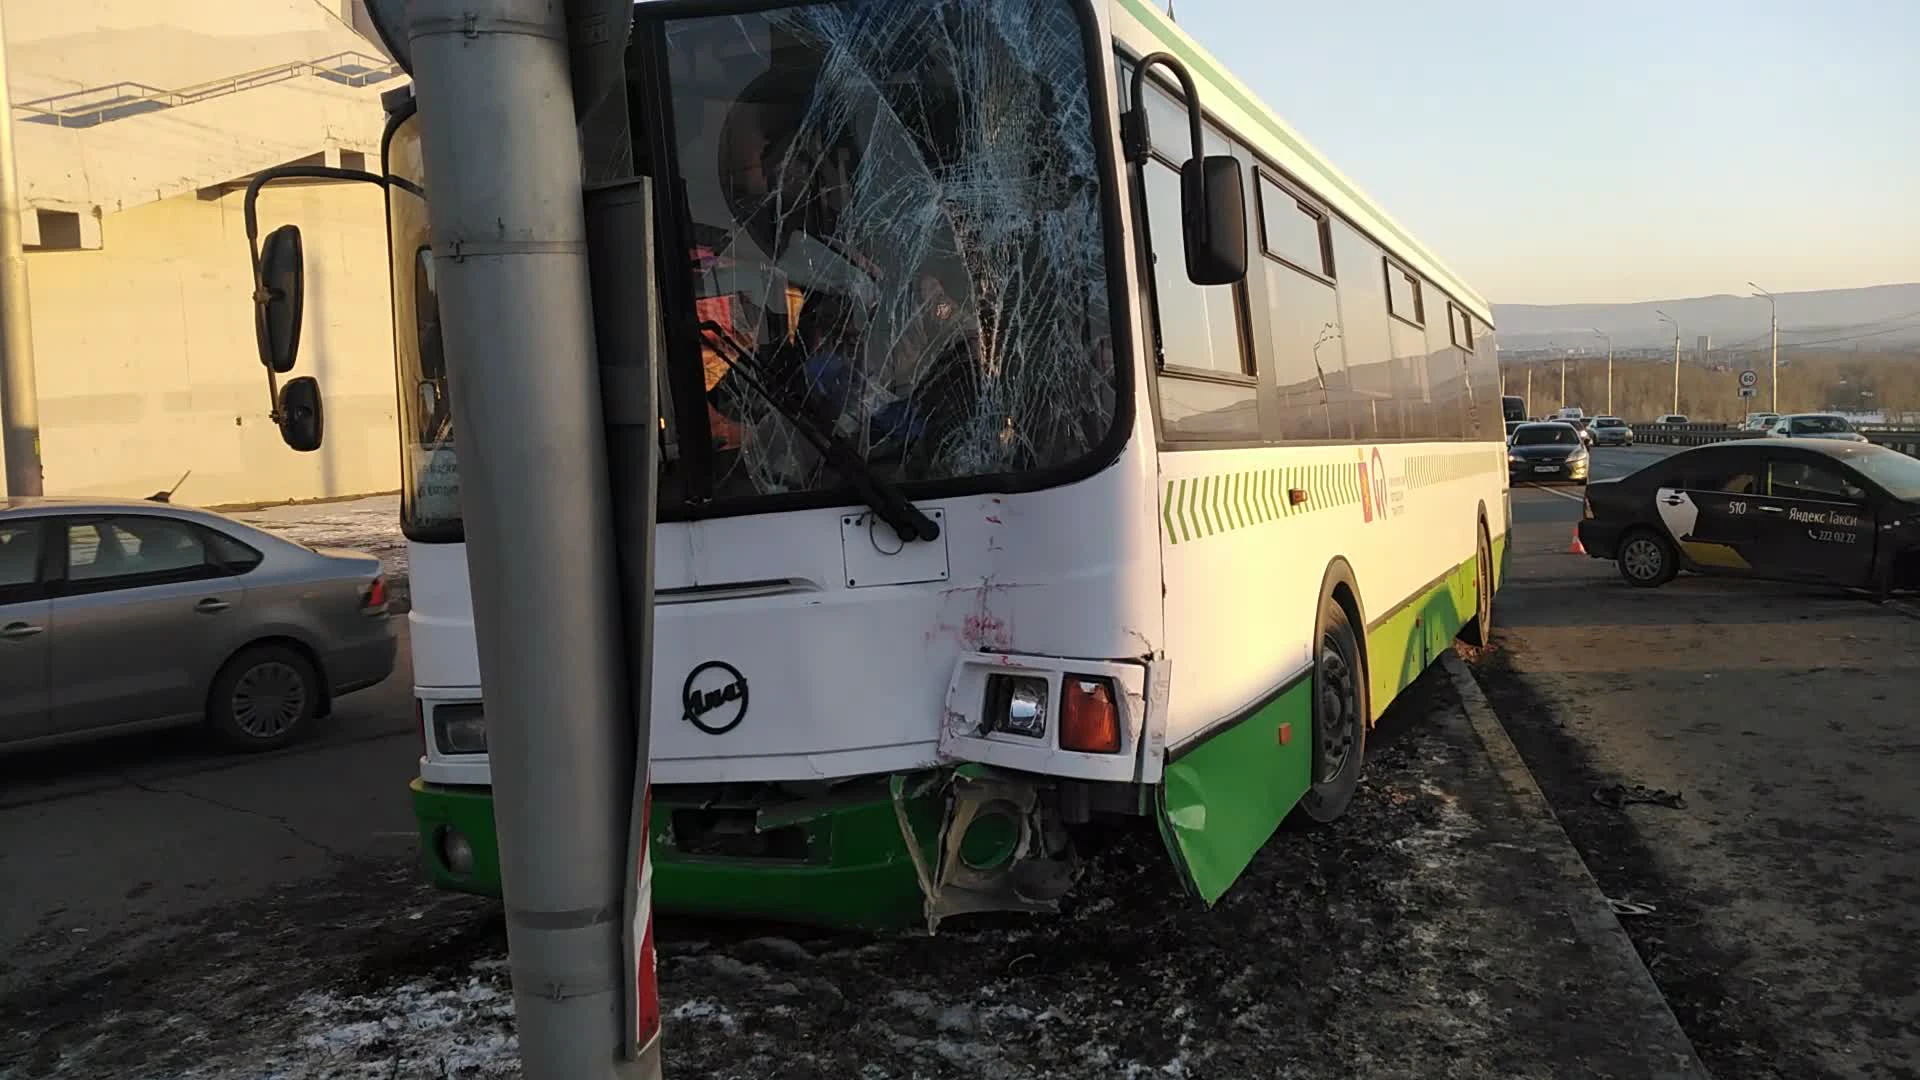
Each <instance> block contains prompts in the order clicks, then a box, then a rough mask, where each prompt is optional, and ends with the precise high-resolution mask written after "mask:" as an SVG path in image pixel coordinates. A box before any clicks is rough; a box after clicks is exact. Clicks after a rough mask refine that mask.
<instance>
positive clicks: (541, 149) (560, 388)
mask: <svg viewBox="0 0 1920 1080" xmlns="http://www.w3.org/2000/svg"><path fill="white" fill-rule="evenodd" d="M388 9H389V10H392V8H391V6H389V7H388ZM406 14H407V20H406V23H405V35H404V36H405V38H406V40H407V43H408V51H409V52H410V54H411V60H412V73H413V76H414V85H415V92H416V95H417V97H418V100H419V109H420V117H421V135H422V149H423V151H424V156H425V164H426V174H427V177H428V178H429V183H430V185H431V210H430V214H431V222H432V237H433V251H434V258H435V272H436V275H437V278H438V280H437V282H436V284H437V285H438V286H439V301H440V307H441V313H442V316H443V318H442V323H441V325H442V328H443V333H444V334H445V336H446V342H445V345H446V356H447V366H448V369H449V375H450V379H451V383H452V385H451V391H452V392H451V398H452V405H453V412H454V432H455V435H454V441H455V445H456V447H457V449H458V452H459V460H460V500H461V509H462V512H463V516H464V518H465V527H466V543H467V561H468V578H469V582H470V584H471V587H472V590H473V611H474V635H475V638H476V639H477V644H478V646H479V658H480V679H481V684H482V686H483V687H484V688H485V691H486V699H487V729H488V730H487V741H488V750H489V756H490V760H491V762H492V766H493V769H492V781H493V794H494V806H495V814H496V818H497V828H498V831H499V842H500V862H501V866H500V874H501V885H502V890H503V892H504V895H505V903H506V924H507V942H508V949H509V962H510V964H511V969H512V976H513V996H514V1016H515V1025H516V1028H517V1030H518V1034H519V1041H520V1058H521V1063H522V1068H523V1070H524V1071H523V1075H524V1076H526V1077H527V1078H528V1080H563V1078H564V1080H635V1078H641V1077H658V1076H659V1074H660V1073H659V1060H658V1043H657V1042H653V1043H651V1045H650V1046H649V1047H645V1048H643V1049H642V1051H641V1052H640V1053H639V1054H637V1055H635V1056H633V1057H629V1056H627V1054H626V1051H627V1048H628V1040H629V1037H630V1027H629V1025H630V1024H631V1022H632V1021H631V1017H632V1015H633V1013H634V1011H635V1010H636V1009H639V1010H642V1011H644V1009H646V1008H648V1007H650V1005H649V1003H647V1002H646V1001H645V995H646V994H647V993H650V992H651V987H652V980H651V975H650V974H648V975H647V976H646V977H645V978H644V980H643V982H644V986H643V987H642V988H640V989H638V990H636V987H635V985H634V984H633V983H632V982H630V981H629V978H628V976H627V974H626V973H625V972H624V971H623V968H624V966H625V961H624V957H625V955H626V954H625V952H624V951H623V947H624V941H623V936H624V935H625V934H626V933H627V929H628V928H627V927H626V926H625V925H623V922H624V920H623V916H622V912H623V906H624V904H625V901H626V898H627V889H628V887H629V886H628V880H627V878H628V857H629V853H628V849H627V841H628V836H629V829H630V827H631V823H630V821H629V818H630V815H631V814H632V811H633V802H634V793H635V789H634V767H635V763H634V759H635V755H636V743H637V741H638V740H639V739H642V738H644V735H645V729H644V727H643V728H642V729H641V730H640V731H639V732H636V731H635V730H633V729H634V723H633V719H632V716H631V715H630V714H629V713H628V711H627V708H628V705H629V702H630V696H629V695H630V691H629V686H628V671H627V666H626V663H625V661H626V657H624V656H623V655H622V642H623V641H624V640H625V637H624V633H625V632H626V630H627V629H628V628H626V627H624V626H623V620H622V613H621V609H620V590H619V589H617V588H615V587H613V586H614V583H615V582H616V581H617V580H619V578H618V572H617V567H618V565H619V564H618V560H617V558H616V554H615V548H614V539H613V537H614V522H613V510H612V500H611V498H610V484H609V482H608V461H607V445H606V440H605V429H604V428H603V426H602V424H601V423H600V422H598V419H599V417H600V416H601V411H602V394H601V385H600V372H599V370H598V369H597V368H596V364H595V360H596V356H595V338H594V331H593V310H592V305H591V301H590V294H589V268H588V255H587V239H588V235H587V228H586V224H585V220H584V213H583V209H582V155H581V148H580V142H579V138H578V135H577V133H576V128H575V120H576V117H575V114H574V92H573V88H572V86H571V84H570V81H569V80H570V67H569V56H568V41H569V25H568V19H567V15H568V14H569V12H567V11H566V10H564V9H563V8H562V5H560V4H557V3H553V2H552V0H412V2H411V4H410V5H407V10H406ZM643 419H647V418H644V417H643ZM641 554H642V555H643V556H644V555H646V554H647V553H646V552H642V553H641ZM643 676H644V673H640V674H638V675H636V678H641V677H643ZM640 715H641V717H642V723H644V716H645V714H644V711H642V712H641V713H640ZM636 998H638V999H639V1000H638V1003H637V1004H636ZM655 1030H657V1029H655ZM649 1034H650V1033H649Z"/></svg>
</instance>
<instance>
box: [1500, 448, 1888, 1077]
mask: <svg viewBox="0 0 1920 1080" xmlns="http://www.w3.org/2000/svg"><path fill="white" fill-rule="evenodd" d="M1666 452H1668V451H1666V450H1664V449H1663V448H1656V447H1639V448H1634V449H1633V450H1630V451H1622V450H1602V451H1599V453H1598V454H1596V457H1595V469H1594V475H1595V476H1596V477H1606V476H1613V475H1620V474H1622V473H1624V472H1627V471H1631V470H1632V469H1634V468H1638V467H1640V466H1641V465H1644V464H1645V463H1646V462H1647V461H1649V460H1652V459H1654V458H1657V457H1658V456H1660V455H1661V454H1663V453H1666ZM1513 513H1514V520H1515V524H1514V561H1513V566H1512V576H1511V578H1510V579H1509V581H1508V583H1507V585H1506V587H1505V589H1504V590H1503V591H1502V593H1501V596H1500V606H1499V608H1498V609H1497V610H1498V621H1499V622H1500V623H1501V630H1500V632H1499V634H1498V635H1497V641H1498V643H1499V647H1498V648H1497V649H1495V650H1494V651H1493V652H1492V653H1491V654H1490V655H1489V656H1488V657H1487V658H1485V659H1484V660H1483V661H1482V663H1481V664H1480V665H1479V669H1478V670H1479V674H1480V675H1481V677H1482V680H1483V681H1484V682H1485V683H1486V684H1487V685H1488V688H1489V692H1490V696H1491V697H1492V700H1493V703H1494V705H1495V708H1496V710H1497V711H1498V713H1499V715H1500V717H1501V720H1502V722H1503V723H1504V724H1505V725H1506V727H1507V729H1508V731H1509V732H1510V733H1511V735H1512V736H1513V738H1514V741H1515V742H1516V744H1518V746H1519V747H1520V750H1521V753H1522V755H1523V757H1524V758H1525V760H1526V761H1527V764H1528V766H1529V767H1530V769H1531V770H1532V772H1533V773H1534V775H1535V776H1536V777H1537V778H1538V780H1539V782H1540V784H1541V786H1542V788H1543V789H1544V790H1545V792H1546V794H1547V796H1548V799H1549V801H1550V802H1552V803H1553V805H1554V807H1555V810H1556V813H1557V814H1558V815H1559V817H1560V819H1561V822H1562V824H1563V825H1564V826H1565V827H1566V829H1567V831H1568V832H1569V834H1570V835H1571V836H1572V837H1573V839H1574V842H1575V844H1576V846H1578V847H1579V848H1580V850H1581V854H1582V856H1583V858H1584V859H1585V860H1586V862H1587V864H1588V866H1589V867H1590V868H1591V869H1592V870H1593V871H1594V873H1595V875H1596V877H1597V878H1598V879H1599V882H1600V885H1601V887H1602V888H1603V889H1605V890H1606V891H1607V892H1608V894H1609V895H1610V896H1612V897H1613V898H1615V899H1617V900H1622V901H1627V902H1629V903H1631V904H1634V905H1641V906H1642V907H1644V908H1645V909H1647V910H1644V911H1642V910H1641V908H1640V907H1635V908H1631V909H1630V910H1634V911H1641V913H1639V914H1631V915H1627V916H1624V917H1623V922H1625V924H1626V925H1627V927H1628V929H1629V931H1630V933H1632V935H1633V937H1634V940H1635V944H1636V946H1637V947H1638V949H1639V951H1640V953H1641V955H1642V956H1643V958H1644V959H1645V960H1646V961H1647V963H1648V966H1649V967H1650V968H1651V970H1652V972H1653V974H1654V977H1655V979H1656V980H1657V981H1658V983H1659V985H1660V986H1661V988H1662V989H1663V991H1664V992H1665V994H1666V996H1667V998H1668V1000H1669V1002H1670V1003H1671V1004H1672V1006H1673V1009H1674V1011H1675V1013H1676V1015H1677V1016H1678V1017H1679V1019H1680V1021H1681V1024H1682V1026H1683V1027H1684V1028H1685V1029H1686V1030H1687V1032H1688V1034H1689V1036H1690V1037H1691V1038H1692V1039H1693V1041H1694V1044H1695V1045H1696V1047H1698V1049H1699V1051H1700V1053H1701V1056H1702V1058H1703V1059H1704V1060H1705V1062H1706V1064H1707V1065H1708V1067H1709V1068H1711V1069H1712V1070H1713V1071H1714V1072H1715V1073H1716V1075H1719V1076H1722V1077H1742V1078H1747V1077H1771V1076H1782V1077H1786V1076H1794V1077H1807V1076H1833V1077H1855V1076H1857V1077H1898V1076H1907V1077H1911V1076H1916V1075H1920V981H1917V980H1916V972H1920V905H1917V904H1916V903H1915V901H1916V899H1920V785H1916V784H1915V783H1914V780H1913V769H1914V763H1915V762H1916V760H1920V735H1916V734H1915V731H1914V727H1913V724H1914V721H1915V720H1916V719H1920V711H1916V708H1915V705H1914V702H1915V701H1916V699H1920V619H1916V618H1913V617H1911V615H1909V614H1906V613H1903V610H1902V608H1901V606H1900V605H1892V606H1888V607H1876V606H1874V605H1872V604H1870V603H1868V602H1867V601H1865V600H1864V599H1860V598H1858V597H1855V596H1851V595H1847V594H1844V593H1839V592H1835V591H1832V590H1824V589H1813V588H1807V587H1804V586H1790V585H1768V584H1759V583H1753V582H1737V581H1726V580H1713V579H1705V578H1694V577H1689V576H1683V577H1681V578H1679V579H1677V580H1676V581H1674V582H1672V583H1670V584H1669V585H1667V586H1665V587H1664V588H1660V589H1655V590H1637V589H1633V588H1630V587H1628V586H1627V585H1626V584H1625V583H1623V582H1622V581H1621V580H1620V579H1619V577H1618V575H1617V573H1616V572H1615V570H1614V568H1613V565H1612V564H1611V563H1606V562H1601V561H1599V560H1592V559H1587V558H1582V557H1580V556H1577V555H1571V554H1568V553H1567V549H1568V547H1569V544H1570V541H1571V539H1572V533H1573V529H1574V524H1575V522H1576V521H1577V520H1578V519H1579V516H1580V505H1579V499H1578V489H1577V488H1568V489H1552V490H1543V489H1531V488H1520V489H1516V490H1515V492H1514V496H1513ZM1906 610H1907V611H1911V610H1912V609H1911V608H1910V607H1909V608H1907V609H1906ZM1613 784H1626V785H1644V786H1645V787H1646V788H1648V789H1658V790H1663V791H1666V792H1672V793H1679V794H1680V795H1681V796H1682V797H1683V798H1684V808H1669V807H1666V806H1661V805H1652V804H1634V805H1629V806H1626V807H1625V808H1616V807H1612V806H1607V805H1603V804H1602V803H1601V802H1599V801H1597V800H1596V798H1595V792H1596V791H1599V790H1602V789H1605V788H1607V787H1608V786H1609V785H1613Z"/></svg>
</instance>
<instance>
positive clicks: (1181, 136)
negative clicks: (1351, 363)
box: [1122, 65, 1260, 441]
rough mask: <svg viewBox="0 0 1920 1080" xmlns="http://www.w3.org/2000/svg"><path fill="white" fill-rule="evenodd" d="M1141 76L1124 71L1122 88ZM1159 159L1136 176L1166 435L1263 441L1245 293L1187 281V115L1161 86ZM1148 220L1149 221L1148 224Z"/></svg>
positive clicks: (1218, 137)
mask: <svg viewBox="0 0 1920 1080" xmlns="http://www.w3.org/2000/svg"><path fill="white" fill-rule="evenodd" d="M1133 77H1134V72H1133V69H1132V66H1131V65H1126V67H1125V69H1124V74H1123V79H1122V85H1123V88H1125V87H1130V86H1131V80H1132V79H1133ZM1146 108H1147V116H1148V134H1149V137H1150V139H1151V142H1152V156H1151V157H1150V158H1148V159H1147V160H1146V161H1145V162H1144V163H1142V164H1141V165H1140V167H1139V169H1138V171H1136V172H1135V173H1133V176H1134V177H1135V178H1136V179H1137V189H1136V192H1137V196H1138V198H1137V199H1136V201H1135V203H1134V207H1135V212H1136V221H1138V223H1139V225H1140V228H1139V232H1140V236H1141V239H1142V241H1143V244H1142V247H1141V249H1140V250H1139V252H1138V254H1139V256H1140V259H1141V266H1140V272H1141V278H1142V279H1143V283H1150V294H1149V297H1148V299H1149V301H1150V302H1149V303H1147V304H1145V305H1144V307H1145V309H1146V310H1147V311H1148V312H1149V313H1150V315H1151V334H1150V336H1149V339H1148V340H1150V341H1151V342H1152V343H1153V351H1154V361H1155V366H1156V368H1157V369H1158V370H1159V372H1160V374H1159V376H1158V390H1159V395H1158V396H1159V403H1160V430H1161V433H1162V434H1163V435H1164V436H1165V437H1167V438H1169V439H1175V440H1185V439H1223V440H1237V441H1246V440H1252V439H1258V438H1259V437H1260V416H1259V409H1258V403H1257V394H1258V390H1257V388H1256V386H1255V383H1254V378H1253V359H1252V355H1251V353H1250V351H1249V350H1248V348H1247V336H1246V317H1245V311H1244V308H1243V300H1242V297H1241V289H1242V287H1243V286H1241V285H1219V286H1201V285H1195V284H1194V283H1193V282H1192V280H1190V279H1189V278H1188V277H1187V270H1186V261H1185V255H1184V252H1185V237H1184V234H1183V232H1182V229H1181V217H1180V166H1181V164H1182V163H1183V162H1184V161H1185V160H1186V158H1187V157H1188V156H1189V154H1190V152H1191V147H1189V146H1188V145H1187V142H1186V140H1187V120H1186V112H1185V110H1184V109H1182V108H1180V107H1179V106H1178V105H1176V104H1175V103H1174V100H1173V98H1172V97H1170V96H1169V95H1168V94H1167V93H1166V92H1165V91H1164V90H1162V89H1161V88H1160V86H1159V84H1158V83H1150V84H1149V86H1148V89H1147V94H1146ZM1203 142H1204V145H1205V149H1206V151H1207V153H1209V154H1228V153H1232V146H1231V144H1230V143H1229V142H1228V140H1227V138H1226V136H1225V135H1224V134H1222V133H1221V132H1220V130H1219V129H1218V128H1216V127H1214V126H1213V125H1212V124H1208V125H1207V126H1206V128H1205V131H1204V133H1203ZM1140 218H1144V221H1140V220H1139V219H1140Z"/></svg>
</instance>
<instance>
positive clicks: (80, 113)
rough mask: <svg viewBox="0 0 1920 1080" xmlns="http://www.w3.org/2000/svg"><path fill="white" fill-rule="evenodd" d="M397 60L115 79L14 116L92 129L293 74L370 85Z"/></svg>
mask: <svg viewBox="0 0 1920 1080" xmlns="http://www.w3.org/2000/svg"><path fill="white" fill-rule="evenodd" d="M401 74H402V73H401V71H400V67H399V65H398V64H395V63H393V62H392V61H390V60H387V59H385V58H384V57H377V56H368V55H367V54H365V53H358V52H341V53H335V54H333V55H332V56H323V57H321V58H320V59H318V60H295V61H293V62H291V63H286V64H276V65H274V66H273V67H265V68H260V69H258V70H255V71H248V72H244V73H242V74H239V75H230V76H227V77H226V78H223V79H214V80H213V81H211V82H204V83H198V84H195V85H193V86H188V87H183V88H181V89H178V90H162V89H160V88H159V87H155V86H148V85H146V84H145V83H136V82H115V83H107V84H106V85H104V86H95V87H89V88H87V89H85V90H70V91H68V92H67V93H64V94H54V95H53V96H51V97H43V98H36V99H34V100H33V101H23V102H20V103H19V104H17V105H15V106H14V107H13V109H14V115H15V117H16V119H18V120H21V121H24V122H26V123H29V124H51V125H53V126H54V127H64V128H90V127H98V126H99V125H101V124H106V123H111V122H113V121H115V120H125V119H127V118H128V117H133V116H144V115H146V114H147V113H152V112H159V111H161V110H163V109H177V108H179V107H180V106H182V105H195V104H198V103H200V102H202V101H207V100H209V99H212V98H218V97H226V96H227V95H229V94H238V93H242V92H244V91H247V90H255V89H258V88H260V87H262V86H272V85H274V84H276V83H283V82H286V81H288V80H290V79H298V78H316V79H325V80H326V81H328V82H331V83H337V84H339V85H341V86H353V87H360V86H372V85H374V84H376V83H382V82H386V81H387V80H389V79H394V78H398V77H400V75H401Z"/></svg>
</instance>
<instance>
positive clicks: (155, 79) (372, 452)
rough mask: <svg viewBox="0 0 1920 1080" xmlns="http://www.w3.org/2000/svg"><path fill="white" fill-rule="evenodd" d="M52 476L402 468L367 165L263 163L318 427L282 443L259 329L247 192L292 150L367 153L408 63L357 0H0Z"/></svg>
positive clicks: (279, 490) (314, 154) (251, 489)
mask: <svg viewBox="0 0 1920 1080" xmlns="http://www.w3.org/2000/svg"><path fill="white" fill-rule="evenodd" d="M4 3H5V26H6V35H7V42H6V47H7V60H8V67H9V70H8V76H9V84H10V85H9V88H10V90H11V92H12V95H13V103H14V116H13V122H14V135H15V141H16V147H17V157H18V162H19V174H20V181H21V196H22V206H23V213H22V218H23V225H24V233H25V238H26V245H27V272H28V288H29V290H30V294H31V312H32V321H33V344H34V360H35V370H36V378H37V380H38V384H39V385H38V392H39V408H40V424H41V456H42V459H43V461H44V465H45V470H46V472H45V475H46V490H47V492H48V493H49V494H117V495H134V496H143V495H147V494H149V493H151V492H153V491H156V490H159V489H162V488H167V487H170V486H171V485H172V484H173V483H174V482H175V481H176V480H178V479H179V478H180V476H181V474H182V473H186V472H188V471H191V473H192V475H191V476H190V477H189V478H188V480H187V481H186V484H185V485H184V486H183V487H182V488H181V489H180V494H179V498H180V500H181V501H183V502H191V503H196V504H200V505H218V504H224V503H235V502H273V501H282V500H289V499H312V498H322V497H329V496H339V495H351V494H362V493H368V492H378V491H390V490H393V489H394V488H395V487H397V486H398V468H399V466H398V451H397V446H396V444H397V435H396V431H395V419H394V389H393V387H394V374H393V338H392V330H391V324H390V321H389V294H388V274H387V255H386V227H385V219H384V211H383V209H382V199H381V194H380V192H379V190H378V189H377V188H375V187H373V186H371V185H360V184H334V183H315V184H302V185H299V186H293V187H282V186H280V185H275V186H273V187H270V188H268V189H267V190H266V192H265V193H263V194H262V195H261V198H260V219H261V232H262V234H263V235H264V234H265V233H266V232H267V231H268V230H270V229H271V228H272V227H273V226H275V225H277V224H281V223H284V222H294V223H297V224H298V225H299V226H300V228H301V232H302V234H303V239H304V241H305V249H306V259H307V266H306V281H307V292H306V311H305V319H304V326H305V329H304V332H303V336H302V341H301V347H300V364H299V367H298V368H297V369H296V372H295V374H308V375H314V376H317V377H318V378H319V379H320V382H321V386H322V388H323V390H324V391H325V398H326V422H327V441H326V445H325V447H324V448H323V449H322V450H320V451H319V452H317V453H313V454H296V453H294V452H293V451H291V450H288V449H286V448H285V446H283V445H282V444H281V442H280V439H279V435H278V433H277V432H276V431H275V430H274V427H273V425H272V423H271V422H270V421H269V420H268V418H267V413H268V410H269V405H270V402H269V398H268V393H267V383H266V377H265V373H264V371H263V369H262V368H261V366H260V364H259V361H258V359H257V358H256V353H255V350H254V340H253V307H252V303H251V299H250V294H251V291H252V283H251V280H250V278H249V274H248V263H247V249H246V233H245V228H244V224H243V218H242V214H241V205H242V191H243V189H244V188H245V185H246V181H247V179H248V178H249V177H250V176H251V175H252V174H253V173H255V172H257V171H259V170H261V169H264V168H268V167H271V166H274V165H281V164H287V163H291V162H296V161H307V162H312V163H323V162H324V163H326V164H335V165H346V166H349V167H374V168H377V162H378V160H379V143H380V131H381V126H382V120H383V117H382V113H381V109H380V104H379V96H380V93H381V92H382V91H384V90H387V89H390V88H392V87H394V86H398V85H401V84H402V81H403V79H404V76H403V75H401V74H400V73H399V72H398V71H397V70H396V69H394V68H393V67H392V66H391V65H390V63H389V61H388V60H387V58H386V57H385V56H383V55H382V54H381V52H380V50H379V48H378V47H377V46H376V45H375V44H374V43H372V42H371V41H369V40H368V39H366V38H365V37H362V36H361V35H359V34H357V33H355V32H354V30H353V28H352V25H351V24H352V22H353V19H354V11H353V7H354V5H353V4H352V3H351V2H350V0H338V2H331V3H320V2H316V0H4Z"/></svg>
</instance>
